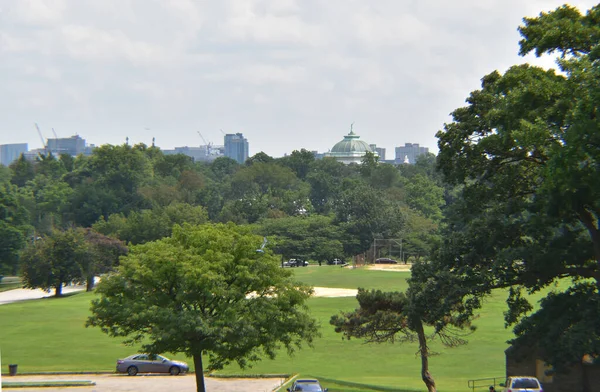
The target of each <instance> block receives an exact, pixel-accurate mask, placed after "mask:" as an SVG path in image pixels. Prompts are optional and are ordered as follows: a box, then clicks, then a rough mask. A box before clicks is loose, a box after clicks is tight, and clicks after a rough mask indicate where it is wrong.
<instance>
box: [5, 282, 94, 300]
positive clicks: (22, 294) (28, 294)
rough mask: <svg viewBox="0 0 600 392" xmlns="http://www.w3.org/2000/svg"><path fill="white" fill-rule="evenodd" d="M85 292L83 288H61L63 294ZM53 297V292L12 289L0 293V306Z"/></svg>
mask: <svg viewBox="0 0 600 392" xmlns="http://www.w3.org/2000/svg"><path fill="white" fill-rule="evenodd" d="M81 290H85V286H66V287H63V289H62V292H63V294H67V293H72V292H75V291H81ZM52 296H54V290H52V291H50V292H47V291H44V290H41V289H35V290H32V289H14V290H8V291H3V292H1V293H0V305H5V304H10V303H12V302H18V301H26V300H29V299H41V298H47V297H52Z"/></svg>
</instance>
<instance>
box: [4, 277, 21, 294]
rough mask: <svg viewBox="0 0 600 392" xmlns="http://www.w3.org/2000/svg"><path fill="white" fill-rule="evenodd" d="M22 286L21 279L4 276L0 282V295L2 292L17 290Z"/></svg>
mask: <svg viewBox="0 0 600 392" xmlns="http://www.w3.org/2000/svg"><path fill="white" fill-rule="evenodd" d="M22 286H23V284H22V283H21V278H17V277H15V276H5V277H3V278H2V280H0V293H1V292H3V291H8V290H13V289H19V288H21V287H22Z"/></svg>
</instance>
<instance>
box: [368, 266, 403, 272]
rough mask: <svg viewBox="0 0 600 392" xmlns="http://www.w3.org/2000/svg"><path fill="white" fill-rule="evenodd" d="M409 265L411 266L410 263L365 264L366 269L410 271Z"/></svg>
mask: <svg viewBox="0 0 600 392" xmlns="http://www.w3.org/2000/svg"><path fill="white" fill-rule="evenodd" d="M410 267H412V264H370V265H368V266H367V269H369V270H377V271H392V272H410Z"/></svg>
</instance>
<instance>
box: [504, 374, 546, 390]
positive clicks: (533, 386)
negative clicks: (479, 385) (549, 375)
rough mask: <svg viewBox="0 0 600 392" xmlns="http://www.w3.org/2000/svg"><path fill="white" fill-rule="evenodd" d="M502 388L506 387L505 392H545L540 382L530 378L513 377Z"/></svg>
mask: <svg viewBox="0 0 600 392" xmlns="http://www.w3.org/2000/svg"><path fill="white" fill-rule="evenodd" d="M500 386H501V387H504V389H503V390H502V391H503V392H543V391H542V384H540V381H539V380H538V379H537V378H535V377H530V376H511V377H508V378H507V379H506V383H501V384H500Z"/></svg>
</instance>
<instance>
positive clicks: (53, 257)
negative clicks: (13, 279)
mask: <svg viewBox="0 0 600 392" xmlns="http://www.w3.org/2000/svg"><path fill="white" fill-rule="evenodd" d="M87 252H88V248H87V244H86V242H85V238H84V235H83V233H82V231H81V230H75V229H69V230H66V231H59V230H54V231H53V232H52V234H51V235H49V236H46V237H44V238H34V241H32V243H31V244H30V245H29V246H28V247H26V248H25V249H24V250H23V252H22V253H21V259H20V263H21V274H22V277H23V286H24V287H26V288H32V289H37V288H40V289H42V290H50V289H54V295H55V296H56V297H60V296H61V295H62V288H63V286H64V285H65V284H66V283H70V282H77V283H79V282H82V281H83V280H84V277H83V274H82V270H81V265H82V264H83V262H84V261H85V259H86V257H87Z"/></svg>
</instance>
